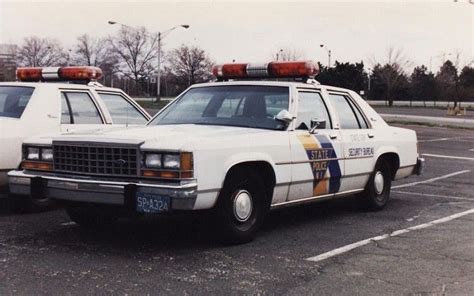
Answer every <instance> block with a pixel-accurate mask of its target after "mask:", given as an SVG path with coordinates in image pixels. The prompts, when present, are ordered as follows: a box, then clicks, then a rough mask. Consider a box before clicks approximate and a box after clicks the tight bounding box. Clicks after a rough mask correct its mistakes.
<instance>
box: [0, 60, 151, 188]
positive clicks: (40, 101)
mask: <svg viewBox="0 0 474 296" xmlns="http://www.w3.org/2000/svg"><path fill="white" fill-rule="evenodd" d="M101 75H102V71H101V70H100V69H99V68H96V67H62V68H58V67H52V68H19V69H17V77H18V79H19V80H20V81H21V82H2V83H0V141H1V143H2V144H1V145H0V187H4V186H5V185H6V184H7V172H8V171H10V170H12V169H15V168H17V167H18V165H19V164H20V161H21V143H22V141H23V140H24V139H25V138H27V137H30V136H34V135H38V134H44V133H60V132H71V131H78V130H86V129H98V128H105V127H107V126H108V125H111V124H118V125H122V126H125V125H127V124H131V125H137V124H140V125H144V124H145V123H146V122H147V121H148V120H149V119H150V116H149V115H148V113H147V112H146V111H145V110H144V109H142V108H141V107H140V106H139V105H138V104H137V103H136V102H135V101H134V100H132V99H131V98H130V97H129V96H128V95H127V94H125V93H124V92H123V91H122V90H120V89H116V88H108V87H103V86H101V85H100V84H98V83H94V82H91V83H89V82H90V81H94V80H96V79H99V78H100V77H101ZM54 81H56V82H55V83H52V82H54ZM66 81H69V82H74V83H66ZM60 82H62V83H60ZM80 83H82V84H80ZM36 152H37V154H38V155H37V157H38V160H40V159H42V160H47V159H51V157H52V150H48V149H44V150H42V151H41V153H42V154H41V155H40V154H39V152H40V151H39V150H36Z"/></svg>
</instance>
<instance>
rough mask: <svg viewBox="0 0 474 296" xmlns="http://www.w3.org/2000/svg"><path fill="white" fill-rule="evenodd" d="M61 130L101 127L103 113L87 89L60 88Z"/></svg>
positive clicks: (102, 124)
mask: <svg viewBox="0 0 474 296" xmlns="http://www.w3.org/2000/svg"><path fill="white" fill-rule="evenodd" d="M60 95H61V131H62V132H74V131H79V130H88V129H97V128H103V127H104V124H105V122H106V121H105V118H104V114H103V113H102V111H101V110H100V108H99V106H98V104H97V102H96V101H95V100H94V99H93V96H92V94H91V93H90V92H89V91H83V90H61V92H60Z"/></svg>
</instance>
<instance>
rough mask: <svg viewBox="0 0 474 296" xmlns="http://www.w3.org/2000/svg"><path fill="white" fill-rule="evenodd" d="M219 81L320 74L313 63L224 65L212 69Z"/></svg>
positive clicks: (310, 76)
mask: <svg viewBox="0 0 474 296" xmlns="http://www.w3.org/2000/svg"><path fill="white" fill-rule="evenodd" d="M212 74H213V75H214V76H215V77H217V79H220V80H222V79H236V78H241V79H242V78H247V79H248V78H313V77H314V76H316V75H318V74H319V66H318V64H316V63H314V62H312V61H296V62H295V61H292V62H270V63H268V64H235V63H234V64H223V65H216V66H214V67H213V68H212Z"/></svg>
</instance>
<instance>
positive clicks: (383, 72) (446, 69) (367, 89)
mask: <svg viewBox="0 0 474 296" xmlns="http://www.w3.org/2000/svg"><path fill="white" fill-rule="evenodd" d="M408 64H409V62H408V61H407V60H405V59H403V58H401V56H400V52H399V51H398V52H395V51H392V50H389V54H388V60H387V61H386V62H385V63H374V66H373V69H370V70H369V69H366V68H365V66H364V63H363V62H360V63H341V62H338V61H336V63H335V65H334V66H333V67H331V68H328V67H324V66H322V65H321V64H320V69H321V73H320V74H319V76H318V81H319V82H321V83H322V84H328V85H334V86H338V87H344V88H349V89H352V90H354V91H357V92H361V91H363V94H364V97H365V98H366V99H370V100H385V101H387V102H388V104H389V105H390V106H392V105H393V102H394V101H396V100H404V101H425V102H426V101H448V102H453V105H454V106H456V105H457V104H458V102H461V101H474V68H473V67H470V66H469V65H465V66H463V67H462V68H461V69H459V68H460V67H459V66H457V65H456V64H457V63H453V61H451V60H446V61H444V63H443V64H442V66H441V67H440V68H439V69H438V70H437V71H436V73H433V72H432V71H431V70H429V69H428V68H427V67H426V66H425V65H420V66H416V67H414V69H413V71H412V73H407V72H406V68H407V65H408ZM471 64H472V63H471Z"/></svg>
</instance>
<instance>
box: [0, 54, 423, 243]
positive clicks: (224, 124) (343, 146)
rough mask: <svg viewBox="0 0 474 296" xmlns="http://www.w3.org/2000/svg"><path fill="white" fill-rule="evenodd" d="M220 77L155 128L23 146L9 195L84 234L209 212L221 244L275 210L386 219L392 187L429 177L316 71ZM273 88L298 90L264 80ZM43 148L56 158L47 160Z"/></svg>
mask: <svg viewBox="0 0 474 296" xmlns="http://www.w3.org/2000/svg"><path fill="white" fill-rule="evenodd" d="M213 72H214V75H215V76H216V77H217V78H218V81H217V82H213V83H206V84H198V85H194V86H191V87H190V88H188V89H187V90H186V91H184V92H183V93H182V94H181V95H180V96H179V97H178V98H176V99H175V100H174V101H173V102H172V103H170V104H169V105H168V106H167V107H165V108H164V109H163V110H161V111H160V112H159V113H158V114H157V115H156V116H155V117H154V118H153V119H152V120H151V121H150V122H149V123H148V126H146V127H137V128H129V129H126V130H125V129H123V130H113V131H101V132H97V133H90V134H76V135H66V136H61V137H54V138H53V139H42V140H30V141H28V142H25V143H24V145H23V155H24V157H23V162H22V168H23V169H22V170H16V171H12V172H10V173H9V177H10V179H9V180H10V181H9V182H10V188H11V190H12V191H13V192H15V193H17V194H30V193H31V194H34V195H36V196H43V195H45V196H48V197H50V198H54V199H57V200H61V201H63V202H64V204H65V205H66V209H67V212H68V214H69V216H70V218H71V219H72V220H73V221H75V222H77V223H78V224H80V225H82V226H86V227H90V226H93V227H96V226H98V225H104V224H106V223H111V222H114V221H115V220H116V219H117V218H118V217H119V216H120V214H119V213H120V212H124V211H125V212H127V211H128V212H129V213H132V212H133V213H134V212H138V213H150V214H164V213H173V212H180V211H196V210H207V209H212V212H213V213H214V214H215V215H214V217H215V218H217V219H218V222H217V223H215V225H218V226H219V229H220V230H222V231H221V232H220V238H222V239H225V240H228V241H231V242H235V243H241V242H247V241H249V240H251V239H252V238H253V237H254V235H255V233H256V231H257V230H258V228H259V226H260V225H261V223H262V221H263V219H264V217H265V215H266V214H267V212H268V210H270V209H273V208H278V207H283V206H288V205H295V204H300V203H304V202H309V201H317V200H324V199H328V198H333V197H338V196H346V195H352V194H359V197H360V202H361V203H364V204H365V205H366V206H368V207H369V208H371V209H375V210H379V209H382V208H383V207H384V206H385V205H386V203H387V201H388V199H389V194H390V186H391V181H392V180H396V179H399V178H403V177H408V176H410V175H412V174H419V173H420V172H421V167H422V164H423V160H422V159H420V158H418V151H417V137H416V134H415V132H414V131H412V130H407V129H402V128H397V127H390V126H389V125H387V123H385V121H384V120H383V119H382V118H381V117H380V116H379V115H378V114H377V113H376V112H375V111H374V110H373V109H372V108H371V107H370V106H369V105H368V104H367V103H366V102H365V101H364V100H363V99H361V98H360V97H359V96H358V95H357V94H356V93H355V92H353V91H350V90H347V89H341V88H336V87H331V86H323V85H319V84H318V83H317V82H316V81H315V80H312V79H311V78H312V77H313V76H314V75H315V74H317V72H318V68H317V65H316V64H314V63H311V62H271V63H268V64H264V65H253V64H225V65H221V66H216V67H214V69H213ZM266 77H268V78H285V79H287V78H295V77H296V78H301V81H300V82H288V81H262V80H258V79H256V78H266ZM230 79H233V80H234V81H225V80H230ZM238 80H240V81H238ZM41 149H43V151H44V149H47V150H48V151H49V150H51V149H52V151H53V153H52V154H53V155H52V157H48V159H41V158H39V159H38V157H37V155H38V151H39V152H40V153H41ZM117 210H121V211H117Z"/></svg>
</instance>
